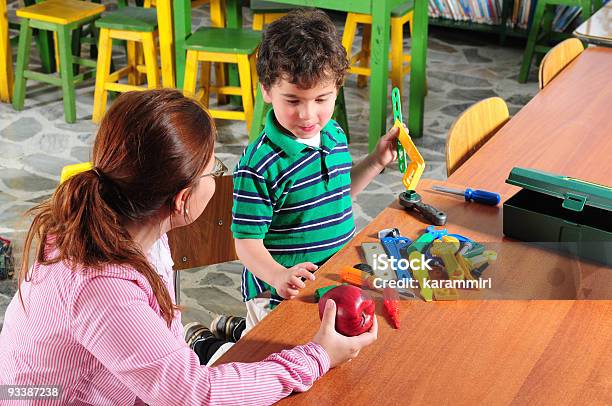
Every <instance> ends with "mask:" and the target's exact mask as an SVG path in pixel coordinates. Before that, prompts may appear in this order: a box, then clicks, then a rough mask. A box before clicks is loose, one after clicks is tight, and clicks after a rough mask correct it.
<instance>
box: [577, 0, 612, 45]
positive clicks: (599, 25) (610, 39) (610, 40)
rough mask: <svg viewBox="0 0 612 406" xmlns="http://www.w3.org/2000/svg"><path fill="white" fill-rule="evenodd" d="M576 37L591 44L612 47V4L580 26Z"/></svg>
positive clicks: (601, 9)
mask: <svg viewBox="0 0 612 406" xmlns="http://www.w3.org/2000/svg"><path fill="white" fill-rule="evenodd" d="M574 35H575V36H577V37H578V38H580V39H581V40H583V41H586V42H588V43H591V44H596V45H603V46H607V47H610V46H612V2H611V3H608V4H606V5H605V6H603V7H602V8H600V9H599V10H598V11H597V12H596V13H595V14H593V15H592V16H591V17H589V18H588V19H587V20H586V21H585V22H583V23H582V24H580V26H579V27H578V28H576V29H575V30H574Z"/></svg>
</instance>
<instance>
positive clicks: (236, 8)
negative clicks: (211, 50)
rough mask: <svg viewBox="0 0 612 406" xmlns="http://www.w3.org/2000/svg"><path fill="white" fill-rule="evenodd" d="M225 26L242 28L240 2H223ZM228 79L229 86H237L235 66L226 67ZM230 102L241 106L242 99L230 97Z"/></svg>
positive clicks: (238, 80) (232, 0)
mask: <svg viewBox="0 0 612 406" xmlns="http://www.w3.org/2000/svg"><path fill="white" fill-rule="evenodd" d="M225 25H226V26H227V28H242V1H240V0H226V1H225ZM228 79H229V83H230V85H231V86H238V84H239V83H240V79H239V78H238V67H237V66H236V65H235V64H231V65H229V67H228ZM230 101H231V103H232V104H233V105H237V106H241V105H242V98H241V97H240V96H231V97H230Z"/></svg>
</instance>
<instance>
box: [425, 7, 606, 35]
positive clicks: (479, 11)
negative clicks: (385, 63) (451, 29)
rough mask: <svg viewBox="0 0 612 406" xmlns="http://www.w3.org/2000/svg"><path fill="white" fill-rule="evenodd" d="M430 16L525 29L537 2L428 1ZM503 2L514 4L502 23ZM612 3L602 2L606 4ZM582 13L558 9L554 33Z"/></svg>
mask: <svg viewBox="0 0 612 406" xmlns="http://www.w3.org/2000/svg"><path fill="white" fill-rule="evenodd" d="M428 1H429V16H430V17H432V18H445V19H448V20H452V21H471V22H474V23H478V24H488V25H500V24H506V26H507V27H509V28H521V29H527V28H529V25H530V24H531V16H532V15H533V14H534V12H535V6H536V2H537V0H428ZM504 1H513V4H512V8H511V10H509V11H510V14H511V15H509V16H508V19H507V20H506V21H502V10H503V2H504ZM609 1H611V0H604V1H603V3H604V4H606V3H608V2H609ZM580 13H581V8H580V7H578V6H557V7H556V9H555V18H554V20H553V30H554V31H559V32H562V31H567V30H568V29H569V28H570V26H572V24H574V25H575V24H576V21H577V19H578V17H579V15H580Z"/></svg>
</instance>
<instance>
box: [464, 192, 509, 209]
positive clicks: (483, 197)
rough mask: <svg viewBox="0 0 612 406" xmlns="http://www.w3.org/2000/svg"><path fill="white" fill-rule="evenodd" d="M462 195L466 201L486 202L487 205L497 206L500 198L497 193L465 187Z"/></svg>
mask: <svg viewBox="0 0 612 406" xmlns="http://www.w3.org/2000/svg"><path fill="white" fill-rule="evenodd" d="M463 195H464V196H465V200H467V201H468V202H469V201H470V200H472V201H474V202H477V203H482V204H488V205H489V206H497V205H498V204H499V201H500V200H501V198H500V196H499V194H497V193H493V192H487V191H486V190H473V189H470V188H467V189H465V192H464V194H463Z"/></svg>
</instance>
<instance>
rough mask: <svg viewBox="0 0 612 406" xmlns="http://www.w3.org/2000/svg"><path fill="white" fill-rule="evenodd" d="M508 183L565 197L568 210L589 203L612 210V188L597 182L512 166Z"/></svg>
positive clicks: (561, 197) (578, 208)
mask: <svg viewBox="0 0 612 406" xmlns="http://www.w3.org/2000/svg"><path fill="white" fill-rule="evenodd" d="M506 183H509V184H511V185H515V186H520V187H522V188H524V189H529V190H533V191H535V192H540V193H545V194H547V195H551V196H555V197H558V198H560V199H563V204H562V206H563V208H565V209H568V210H573V211H582V209H583V208H584V206H585V205H588V206H592V207H598V208H600V209H604V210H610V211H612V188H610V187H608V186H604V185H599V184H597V183H592V182H587V181H584V180H580V179H575V178H570V177H568V176H563V175H556V174H553V173H548V172H544V171H539V170H537V169H528V168H512V171H510V175H508V179H506Z"/></svg>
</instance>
